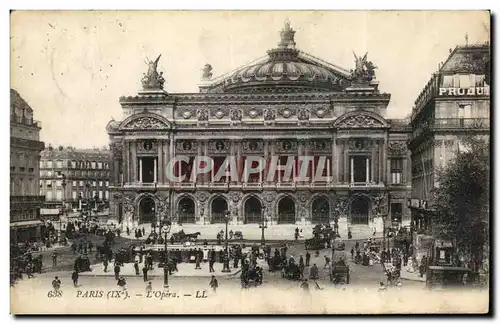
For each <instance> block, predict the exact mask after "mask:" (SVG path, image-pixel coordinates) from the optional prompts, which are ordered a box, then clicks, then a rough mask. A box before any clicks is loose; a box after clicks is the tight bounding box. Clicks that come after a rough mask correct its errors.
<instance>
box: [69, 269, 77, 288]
mask: <svg viewBox="0 0 500 324" xmlns="http://www.w3.org/2000/svg"><path fill="white" fill-rule="evenodd" d="M71 280H73V286H75V288H76V287H78V271H73V274H72V275H71Z"/></svg>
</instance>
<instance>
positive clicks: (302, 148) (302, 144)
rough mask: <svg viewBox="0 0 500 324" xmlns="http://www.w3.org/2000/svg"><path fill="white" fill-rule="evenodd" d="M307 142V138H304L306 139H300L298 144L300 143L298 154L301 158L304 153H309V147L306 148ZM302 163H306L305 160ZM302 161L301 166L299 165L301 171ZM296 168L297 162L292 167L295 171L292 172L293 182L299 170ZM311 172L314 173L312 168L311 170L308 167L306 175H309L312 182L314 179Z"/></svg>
mask: <svg viewBox="0 0 500 324" xmlns="http://www.w3.org/2000/svg"><path fill="white" fill-rule="evenodd" d="M305 143H306V142H305V140H304V139H299V141H298V144H299V145H297V156H298V157H299V158H300V157H301V156H303V155H307V148H306V147H307V145H306V144H305ZM299 161H300V160H299ZM302 163H304V162H302ZM302 163H301V164H299V166H298V167H299V172H300V168H301V167H302ZM296 168H297V164H296V163H294V165H293V168H292V170H293V171H294V172H292V181H293V182H295V174H296V172H297V170H296ZM311 174H312V172H311V170H310V169H309V168H307V173H306V175H307V176H309V181H310V182H312V179H311Z"/></svg>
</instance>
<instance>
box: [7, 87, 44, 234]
mask: <svg viewBox="0 0 500 324" xmlns="http://www.w3.org/2000/svg"><path fill="white" fill-rule="evenodd" d="M40 129H41V124H40V122H39V121H36V120H34V119H33V109H32V108H31V107H30V106H29V105H28V103H27V102H26V101H25V100H24V99H23V98H22V97H21V96H20V95H19V93H18V92H17V91H16V90H13V89H11V90H10V237H11V242H24V241H29V240H37V239H39V238H40V235H41V233H40V229H41V225H42V222H41V221H40V207H41V206H42V204H43V200H44V197H43V196H40V194H39V192H38V181H39V178H40V175H39V169H38V165H39V163H40V152H41V151H42V150H43V148H44V143H43V142H41V141H40Z"/></svg>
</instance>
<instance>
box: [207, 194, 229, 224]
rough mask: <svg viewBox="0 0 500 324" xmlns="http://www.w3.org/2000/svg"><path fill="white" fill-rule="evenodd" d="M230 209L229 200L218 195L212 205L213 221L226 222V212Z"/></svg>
mask: <svg viewBox="0 0 500 324" xmlns="http://www.w3.org/2000/svg"><path fill="white" fill-rule="evenodd" d="M227 210H228V206H227V201H226V199H224V198H222V197H216V198H215V199H214V200H212V206H211V212H212V214H211V218H210V219H211V222H212V224H214V223H224V213H225V212H226V211H227Z"/></svg>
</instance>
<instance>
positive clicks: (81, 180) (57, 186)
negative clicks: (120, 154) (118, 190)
mask: <svg viewBox="0 0 500 324" xmlns="http://www.w3.org/2000/svg"><path fill="white" fill-rule="evenodd" d="M109 161H110V152H109V150H107V149H97V148H93V149H76V148H74V147H62V146H59V147H57V148H53V147H52V146H49V147H48V148H47V149H45V150H44V151H43V152H42V153H41V160H40V182H39V187H40V188H39V191H40V194H41V195H43V196H44V197H45V201H46V208H47V209H50V208H54V207H56V208H59V209H61V208H63V206H64V210H65V211H69V210H71V209H73V210H75V209H76V210H82V207H85V206H88V205H91V206H92V208H95V207H96V206H97V207H99V206H100V205H102V206H107V205H108V202H109V190H108V187H109V176H110V170H109Z"/></svg>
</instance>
